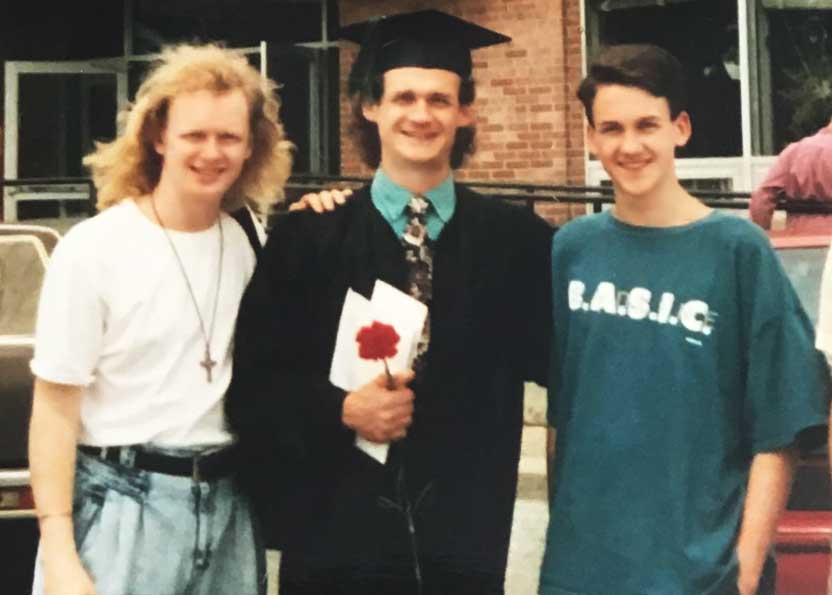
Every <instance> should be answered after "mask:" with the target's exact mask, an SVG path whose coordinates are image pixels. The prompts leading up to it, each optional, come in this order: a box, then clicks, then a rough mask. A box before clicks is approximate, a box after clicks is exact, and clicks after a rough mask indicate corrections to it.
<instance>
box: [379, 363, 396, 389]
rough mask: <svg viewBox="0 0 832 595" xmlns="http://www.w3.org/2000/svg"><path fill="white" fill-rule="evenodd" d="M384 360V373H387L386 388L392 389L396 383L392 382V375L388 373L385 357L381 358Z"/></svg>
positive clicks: (388, 368)
mask: <svg viewBox="0 0 832 595" xmlns="http://www.w3.org/2000/svg"><path fill="white" fill-rule="evenodd" d="M382 361H383V362H384V373H385V374H386V375H387V390H393V389H394V388H396V384H395V383H394V382H393V375H392V374H390V367H389V366H388V365H387V358H384V359H383V360H382Z"/></svg>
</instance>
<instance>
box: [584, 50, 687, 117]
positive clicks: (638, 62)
mask: <svg viewBox="0 0 832 595" xmlns="http://www.w3.org/2000/svg"><path fill="white" fill-rule="evenodd" d="M602 85H623V86H625V87H635V88H637V89H641V90H643V91H646V92H648V93H650V95H653V96H654V97H663V98H664V99H666V100H667V103H668V105H669V106H670V117H671V119H673V120H675V119H676V117H677V116H678V115H679V114H680V113H681V112H683V111H685V110H687V108H688V91H687V81H686V80H685V71H684V68H683V67H682V64H681V63H680V62H679V60H677V59H676V58H675V57H674V56H673V54H671V53H670V52H668V51H667V50H664V49H662V48H660V47H657V46H654V45H647V44H626V45H612V46H608V47H606V48H604V49H602V50H601V53H600V54H599V55H598V57H597V58H596V59H595V60H593V62H592V63H591V64H590V66H589V73H588V74H587V76H586V77H585V78H584V80H582V81H581V85H580V87H578V99H580V100H581V103H583V105H584V110H585V111H586V118H587V120H589V123H590V125H592V126H594V125H595V121H594V120H593V117H592V104H593V102H594V101H595V95H596V94H597V93H598V87H600V86H602Z"/></svg>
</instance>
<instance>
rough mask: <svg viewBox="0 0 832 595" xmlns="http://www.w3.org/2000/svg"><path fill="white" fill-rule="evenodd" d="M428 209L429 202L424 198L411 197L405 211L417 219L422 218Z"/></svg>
mask: <svg viewBox="0 0 832 595" xmlns="http://www.w3.org/2000/svg"><path fill="white" fill-rule="evenodd" d="M428 208H430V202H428V199H426V198H425V197H424V196H419V195H418V194H417V195H416V196H413V197H411V199H410V202H408V203H407V210H408V211H410V212H411V213H413V214H414V215H416V216H418V217H424V216H425V214H426V213H427V212H428Z"/></svg>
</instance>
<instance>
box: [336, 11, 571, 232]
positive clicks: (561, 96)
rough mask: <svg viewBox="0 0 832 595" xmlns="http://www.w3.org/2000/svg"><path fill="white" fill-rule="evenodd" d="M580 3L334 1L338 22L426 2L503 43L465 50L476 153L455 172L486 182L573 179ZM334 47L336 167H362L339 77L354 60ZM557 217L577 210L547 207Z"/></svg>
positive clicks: (354, 170) (360, 170)
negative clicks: (504, 38) (505, 39)
mask: <svg viewBox="0 0 832 595" xmlns="http://www.w3.org/2000/svg"><path fill="white" fill-rule="evenodd" d="M580 1H581V0H453V1H449V0H421V1H419V0H341V2H340V3H339V6H340V15H341V22H342V24H348V23H352V22H356V21H360V20H364V19H366V18H369V17H371V16H376V15H380V14H391V13H396V12H407V11H410V10H419V9H424V8H436V9H439V10H444V11H446V12H448V13H451V14H455V15H457V16H459V17H462V18H465V19H468V20H471V21H474V22H476V23H478V24H480V25H482V26H484V27H489V28H491V29H495V30H497V31H499V32H501V33H504V34H506V35H508V36H510V37H511V38H512V42H511V43H509V44H504V45H498V46H494V47H490V48H483V49H481V50H477V51H475V52H474V55H473V59H474V78H475V80H476V83H477V101H476V102H475V107H476V109H477V114H478V117H477V120H478V122H477V152H476V153H475V154H474V155H473V156H472V157H471V158H469V159H468V161H467V162H466V163H465V165H464V166H463V168H462V169H460V170H459V171H458V172H457V177H458V178H459V179H462V180H477V181H490V182H532V183H539V184H567V183H571V184H583V182H584V148H583V119H582V113H581V110H580V104H579V103H578V101H577V100H576V99H574V94H575V88H576V87H577V84H578V82H579V80H580V77H581V63H582V57H581V37H580V4H579V3H580ZM344 48H345V51H342V52H341V79H342V81H341V82H342V89H343V92H342V103H341V127H342V134H341V169H342V173H344V174H345V175H352V174H367V173H369V172H368V171H367V169H366V167H365V166H363V164H361V163H360V161H359V157H358V153H357V151H356V150H355V148H354V146H353V144H352V142H351V139H350V137H349V134H347V127H348V126H349V123H350V121H351V115H350V113H349V105H348V102H347V99H346V77H347V74H348V72H349V66H350V64H351V63H352V60H353V59H354V57H355V50H354V47H353V46H351V44H349V47H348V45H345V46H344ZM541 211H542V214H543V215H544V216H546V217H547V218H548V219H551V220H553V221H557V222H562V221H564V220H566V219H568V218H570V217H571V216H572V215H573V214H575V213H577V212H583V208H582V207H580V208H577V207H576V208H570V207H569V206H568V205H548V206H546V207H542V208H541Z"/></svg>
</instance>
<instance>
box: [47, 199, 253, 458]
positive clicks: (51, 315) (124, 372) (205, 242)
mask: <svg viewBox="0 0 832 595" xmlns="http://www.w3.org/2000/svg"><path fill="white" fill-rule="evenodd" d="M221 221H222V229H223V233H224V248H223V265H222V280H221V283H220V292H219V301H218V304H217V310H216V320H215V322H214V329H213V333H212V336H211V357H212V359H213V360H215V361H216V362H217V363H216V365H215V366H214V368H213V371H212V379H213V381H212V382H210V383H209V382H208V381H207V377H206V371H205V369H204V368H203V367H202V366H200V362H201V361H202V360H203V358H204V355H205V342H204V339H203V335H202V332H201V331H200V325H199V319H198V317H197V314H196V311H195V310H194V304H193V301H192V299H191V296H190V293H189V292H188V288H187V285H186V283H185V280H184V278H183V276H182V272H181V270H180V268H179V265H178V264H177V262H176V257H175V256H174V254H173V251H172V250H171V247H170V244H169V243H168V240H167V239H166V238H165V235H164V232H163V230H162V228H161V227H159V226H157V225H155V224H154V223H152V222H151V221H150V220H148V219H147V218H146V217H145V216H144V215H143V214H142V213H141V211H140V210H139V208H138V206H137V205H136V203H135V202H134V201H132V200H129V199H128V200H124V201H122V202H120V203H118V204H117V205H115V206H113V207H110V208H109V209H107V210H106V211H104V212H102V213H100V214H98V215H96V216H95V217H92V218H91V219H88V220H86V221H84V222H82V223H80V224H78V225H77V226H75V227H74V228H72V229H71V230H70V231H69V232H68V233H67V234H66V236H65V237H64V238H63V239H62V240H61V241H60V242H59V244H58V246H57V247H56V249H55V251H54V253H53V255H52V258H51V261H50V264H49V269H48V271H47V274H46V278H45V280H44V285H43V289H42V291H41V296H40V304H39V306H38V320H37V328H36V334H35V353H34V358H33V359H32V362H31V368H32V372H33V373H34V374H35V375H36V376H38V377H39V378H42V379H44V380H47V381H51V382H55V383H60V384H69V385H78V386H82V387H83V397H82V401H81V433H80V437H79V441H80V442H81V443H82V444H89V445H93V446H114V445H124V444H147V443H152V444H156V445H160V446H198V445H216V444H224V443H227V442H229V441H230V440H231V435H230V434H229V432H228V430H227V429H226V424H225V418H224V413H223V408H222V398H223V396H224V394H225V391H226V389H227V388H228V384H229V382H230V380H231V355H232V353H231V350H232V339H233V333H234V326H235V322H236V318H237V309H238V306H239V304H240V299H241V297H242V294H243V291H244V289H245V287H246V284H247V283H248V281H249V279H250V278H251V275H252V272H253V271H254V265H255V255H254V251H253V250H252V248H251V245H250V244H249V241H248V238H247V237H246V235H245V232H243V230H242V228H241V227H240V226H239V224H237V222H236V221H234V219H232V218H231V217H229V216H228V215H226V214H223V215H222V218H221ZM169 234H170V236H171V238H172V239H173V242H174V244H175V246H176V250H177V252H178V253H179V256H180V258H181V259H182V263H183V265H184V268H185V271H186V272H187V275H188V278H189V280H190V282H191V286H192V288H193V291H194V294H195V296H196V299H197V302H198V304H199V311H200V313H201V315H202V319H203V321H204V323H205V327H206V332H208V329H209V328H210V326H211V317H212V312H213V307H214V296H215V295H216V293H215V292H216V282H217V275H218V259H219V249H220V247H219V228H218V225H217V224H215V225H214V226H213V227H211V228H209V229H207V230H204V231H200V232H193V233H189V232H177V231H169Z"/></svg>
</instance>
